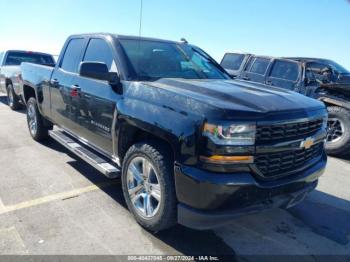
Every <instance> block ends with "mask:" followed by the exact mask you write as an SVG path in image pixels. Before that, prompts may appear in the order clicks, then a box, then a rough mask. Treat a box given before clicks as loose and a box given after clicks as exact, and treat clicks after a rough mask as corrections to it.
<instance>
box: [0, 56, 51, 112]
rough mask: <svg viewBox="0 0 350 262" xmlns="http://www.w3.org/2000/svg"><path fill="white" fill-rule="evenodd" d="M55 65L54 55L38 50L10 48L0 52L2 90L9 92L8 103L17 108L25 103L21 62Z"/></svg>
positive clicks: (0, 88)
mask: <svg viewBox="0 0 350 262" xmlns="http://www.w3.org/2000/svg"><path fill="white" fill-rule="evenodd" d="M23 62H30V63H34V64H41V65H48V66H54V65H55V60H54V58H53V56H52V55H49V54H45V53H38V52H29V51H20V50H8V51H4V52H1V53H0V92H3V93H6V94H7V99H8V105H9V106H10V107H11V109H13V110H17V109H19V108H20V107H21V103H23V101H24V99H23V90H22V85H21V83H20V82H21V63H23Z"/></svg>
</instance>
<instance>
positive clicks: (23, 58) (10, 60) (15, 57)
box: [5, 52, 55, 66]
mask: <svg viewBox="0 0 350 262" xmlns="http://www.w3.org/2000/svg"><path fill="white" fill-rule="evenodd" d="M24 62H28V63H34V64H40V65H53V64H54V63H55V61H54V60H53V58H52V56H50V55H45V54H37V53H30V52H28V53H24V52H9V53H8V55H7V57H6V62H5V65H8V66H19V65H21V63H24Z"/></svg>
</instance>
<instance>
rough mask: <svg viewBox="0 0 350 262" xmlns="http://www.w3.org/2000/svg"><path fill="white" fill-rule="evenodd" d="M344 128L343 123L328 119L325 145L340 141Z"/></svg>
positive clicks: (336, 119) (335, 119) (338, 120)
mask: <svg viewBox="0 0 350 262" xmlns="http://www.w3.org/2000/svg"><path fill="white" fill-rule="evenodd" d="M344 131H345V127H344V124H343V122H342V121H341V120H340V119H338V118H329V119H328V133H327V143H336V142H338V141H339V140H341V139H342V137H343V135H344Z"/></svg>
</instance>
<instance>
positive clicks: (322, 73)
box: [306, 62, 332, 81]
mask: <svg viewBox="0 0 350 262" xmlns="http://www.w3.org/2000/svg"><path fill="white" fill-rule="evenodd" d="M331 71H332V70H331V68H330V67H329V66H327V65H326V64H322V63H316V62H313V63H308V64H307V66H306V72H307V75H308V76H309V77H311V78H312V77H313V79H315V80H320V81H324V80H326V78H327V77H328V75H330V74H331V73H332V72H331Z"/></svg>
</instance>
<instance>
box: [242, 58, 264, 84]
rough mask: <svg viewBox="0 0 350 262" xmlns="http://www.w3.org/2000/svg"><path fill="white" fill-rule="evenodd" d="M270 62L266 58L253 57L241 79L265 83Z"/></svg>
mask: <svg viewBox="0 0 350 262" xmlns="http://www.w3.org/2000/svg"><path fill="white" fill-rule="evenodd" d="M270 60H271V59H269V58H265V57H251V58H250V60H249V62H248V63H247V65H246V67H245V69H244V71H243V72H242V74H241V76H240V78H241V79H243V80H246V81H252V82H257V83H264V82H265V74H266V72H267V69H268V67H269V64H270Z"/></svg>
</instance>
